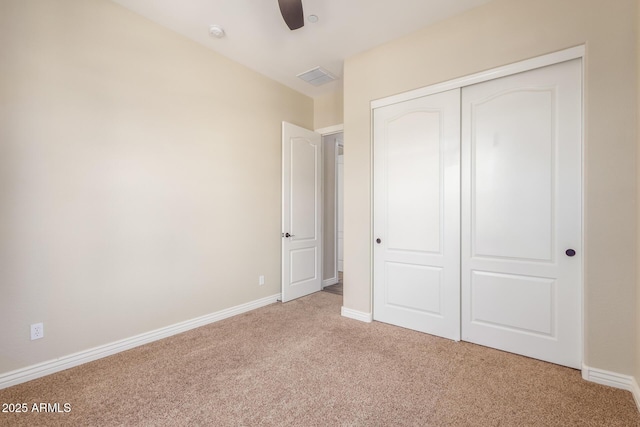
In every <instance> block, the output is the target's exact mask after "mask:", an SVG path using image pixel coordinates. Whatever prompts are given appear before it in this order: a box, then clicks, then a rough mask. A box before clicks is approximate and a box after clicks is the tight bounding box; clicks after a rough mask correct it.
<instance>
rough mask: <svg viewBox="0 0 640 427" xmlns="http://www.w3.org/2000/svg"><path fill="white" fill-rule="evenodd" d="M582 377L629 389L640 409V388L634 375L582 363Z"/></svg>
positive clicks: (639, 409)
mask: <svg viewBox="0 0 640 427" xmlns="http://www.w3.org/2000/svg"><path fill="white" fill-rule="evenodd" d="M582 378H583V379H585V380H587V381H591V382H594V383H597V384H602V385H608V386H610V387H615V388H620V389H622V390H628V391H630V392H631V394H632V395H633V399H634V400H635V402H636V407H637V408H638V411H640V388H639V387H638V383H637V381H636V379H635V378H634V377H632V376H631V375H623V374H618V373H616V372H611V371H605V370H604V369H596V368H591V367H589V366H587V365H585V364H582Z"/></svg>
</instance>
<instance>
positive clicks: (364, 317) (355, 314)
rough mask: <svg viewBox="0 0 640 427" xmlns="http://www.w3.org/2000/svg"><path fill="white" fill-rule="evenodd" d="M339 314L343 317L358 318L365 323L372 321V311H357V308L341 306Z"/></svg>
mask: <svg viewBox="0 0 640 427" xmlns="http://www.w3.org/2000/svg"><path fill="white" fill-rule="evenodd" d="M340 314H342V316H343V317H348V318H349V319H355V320H359V321H361V322H366V323H371V322H373V314H372V313H365V312H363V311H357V310H352V309H350V308H346V307H342V309H341V310H340Z"/></svg>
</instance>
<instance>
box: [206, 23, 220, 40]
mask: <svg viewBox="0 0 640 427" xmlns="http://www.w3.org/2000/svg"><path fill="white" fill-rule="evenodd" d="M209 35H210V36H211V37H215V38H217V39H221V38H223V37H224V29H223V28H222V27H221V26H220V25H210V26H209Z"/></svg>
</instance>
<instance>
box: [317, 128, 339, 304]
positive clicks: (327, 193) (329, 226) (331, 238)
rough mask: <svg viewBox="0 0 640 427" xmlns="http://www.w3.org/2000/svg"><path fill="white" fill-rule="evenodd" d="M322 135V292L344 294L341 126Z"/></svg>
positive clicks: (324, 130) (323, 130)
mask: <svg viewBox="0 0 640 427" xmlns="http://www.w3.org/2000/svg"><path fill="white" fill-rule="evenodd" d="M317 132H318V133H320V134H321V135H322V150H323V180H322V184H323V224H322V225H323V257H322V259H323V263H322V265H323V267H322V288H323V290H324V291H327V292H331V293H334V294H338V295H342V294H343V281H342V277H343V275H342V272H343V270H344V256H343V254H344V250H343V232H344V227H343V224H344V221H343V205H344V203H343V202H344V192H343V188H344V186H343V165H344V162H343V156H344V133H343V130H342V126H335V127H332V128H327V129H320V130H318V131H317Z"/></svg>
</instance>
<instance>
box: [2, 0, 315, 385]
mask: <svg viewBox="0 0 640 427" xmlns="http://www.w3.org/2000/svg"><path fill="white" fill-rule="evenodd" d="M0 40H1V41H2V42H1V43H0V374H1V373H4V372H7V371H10V370H13V369H16V368H21V367H24V366H28V365H32V364H35V363H38V362H42V361H46V360H51V359H55V358H57V357H60V356H64V355H68V354H70V353H73V352H77V351H80V350H84V349H88V348H91V347H94V346H98V345H101V344H105V343H109V342H112V341H115V340H119V339H123V338H126V337H130V336H133V335H136V334H139V333H143V332H147V331H150V330H153V329H156V328H160V327H163V326H167V325H170V324H174V323H176V322H180V321H184V320H188V319H192V318H195V317H197V316H201V315H205V314H209V313H213V312H216V311H218V310H221V309H225V308H228V307H232V306H235V305H238V304H242V303H246V302H248V301H252V300H256V299H259V298H262V297H267V296H270V295H274V294H276V293H278V292H279V291H280V240H281V239H280V209H281V208H280V200H281V196H280V193H281V183H280V182H281V178H280V176H281V172H280V165H281V139H280V138H281V136H280V135H281V130H280V129H281V121H282V120H287V121H290V122H292V123H295V124H297V125H300V126H303V127H306V128H313V125H314V123H313V119H314V118H313V100H312V99H311V98H308V97H305V96H303V95H300V94H299V93H297V92H294V91H293V90H290V89H288V88H285V87H284V86H282V85H280V84H278V83H275V82H274V81H272V80H269V79H267V78H265V77H262V76H260V75H258V74H256V73H254V72H252V71H250V70H248V69H247V68H244V67H242V66H240V65H238V64H236V63H234V62H231V61H229V60H228V59H225V58H223V57H221V56H219V55H217V54H215V53H213V52H212V51H210V50H208V49H205V48H204V47H202V46H200V45H197V44H195V43H193V42H191V41H189V40H187V39H185V38H183V37H180V36H178V35H176V34H175V33H172V32H171V31H169V30H166V29H163V28H161V27H159V26H157V25H155V24H152V23H151V22H149V21H147V20H145V19H143V18H141V17H139V16H137V15H134V14H133V13H131V12H129V11H127V10H125V9H123V8H121V7H120V6H118V5H116V4H114V3H112V2H109V1H106V0H29V1H24V0H3V1H2V2H0ZM259 275H265V277H266V285H265V286H262V287H258V276H259ZM35 322H44V330H45V338H44V339H42V340H38V341H33V342H32V341H30V340H29V324H31V323H35Z"/></svg>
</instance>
